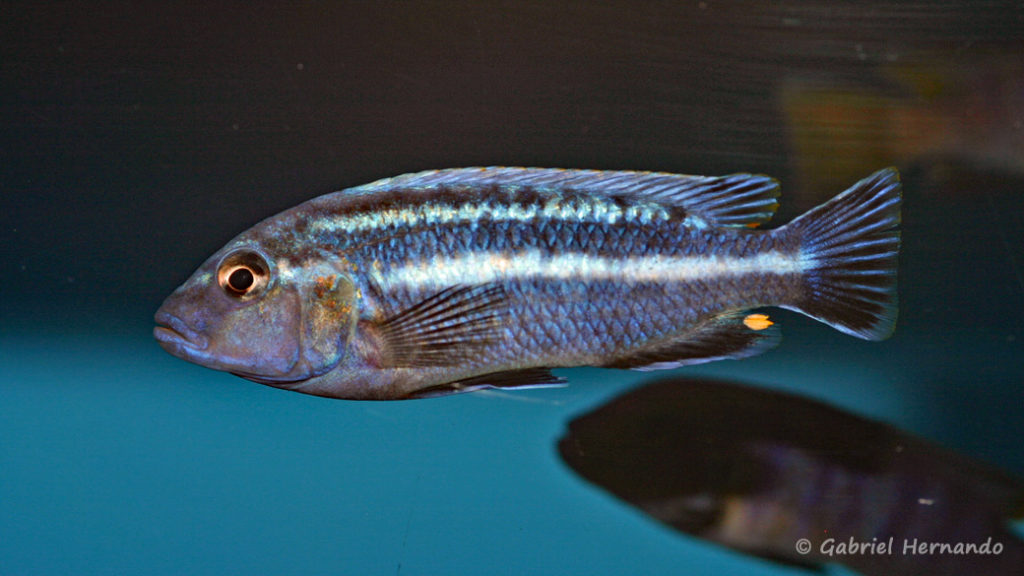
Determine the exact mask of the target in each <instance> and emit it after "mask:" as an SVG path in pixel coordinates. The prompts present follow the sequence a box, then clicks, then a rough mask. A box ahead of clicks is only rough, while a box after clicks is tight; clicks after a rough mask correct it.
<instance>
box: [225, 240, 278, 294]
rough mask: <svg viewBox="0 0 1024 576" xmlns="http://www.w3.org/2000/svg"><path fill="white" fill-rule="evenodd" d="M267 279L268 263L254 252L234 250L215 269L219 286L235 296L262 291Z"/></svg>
mask: <svg viewBox="0 0 1024 576" xmlns="http://www.w3.org/2000/svg"><path fill="white" fill-rule="evenodd" d="M269 281H270V265H269V264H267V261H266V259H264V258H263V256H261V255H259V254H257V253H256V252H250V251H242V252H235V253H234V254H231V255H229V256H228V257H227V258H225V259H224V261H223V262H221V264H220V268H219V269H218V270H217V282H218V283H219V284H220V287H221V288H222V289H223V290H224V292H226V293H227V294H228V295H229V296H233V297H235V298H251V297H253V296H255V295H257V294H259V293H260V292H262V291H263V289H264V288H266V286H267V283H268V282H269Z"/></svg>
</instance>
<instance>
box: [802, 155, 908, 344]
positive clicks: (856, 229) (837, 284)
mask: <svg viewBox="0 0 1024 576" xmlns="http://www.w3.org/2000/svg"><path fill="white" fill-rule="evenodd" d="M900 202H901V199H900V179H899V172H897V171H896V169H895V168H886V169H884V170H879V171H878V172H875V173H874V174H872V175H871V176H868V177H867V178H865V179H863V180H861V181H860V182H857V183H856V184H854V185H853V186H851V187H850V188H849V189H848V190H846V191H845V192H843V193H842V194H839V195H838V196H836V197H835V198H833V199H831V200H829V201H828V202H826V203H824V204H822V205H821V206H818V207H816V208H813V209H811V210H810V211H808V212H806V213H805V214H803V215H801V216H800V217H799V218H797V219H796V220H794V221H793V222H791V223H790V224H789V225H787V226H786V229H787V230H790V231H791V233H794V234H797V235H798V238H799V241H800V244H801V248H802V251H801V254H802V258H803V260H804V262H805V270H806V271H805V272H804V278H803V283H802V290H801V296H800V297H799V300H798V301H797V302H796V303H795V304H792V305H791V306H787V307H789V308H793V309H795V310H797V311H799V312H802V313H804V314H806V315H808V316H810V317H811V318H814V319H816V320H820V321H821V322H824V323H826V324H828V325H830V326H832V327H833V328H835V329H837V330H840V331H842V332H845V333H847V334H850V335H853V336H857V337H859V338H864V339H866V340H882V339H884V338H887V337H889V336H890V335H891V334H892V332H893V329H894V327H895V324H896V310H897V306H896V259H897V255H898V254H899V248H900V233H899V231H898V230H897V229H896V228H897V226H899V223H900Z"/></svg>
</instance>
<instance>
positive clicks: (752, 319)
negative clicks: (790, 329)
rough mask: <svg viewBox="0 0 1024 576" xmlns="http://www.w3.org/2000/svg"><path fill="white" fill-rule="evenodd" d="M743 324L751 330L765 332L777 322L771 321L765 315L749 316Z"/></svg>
mask: <svg viewBox="0 0 1024 576" xmlns="http://www.w3.org/2000/svg"><path fill="white" fill-rule="evenodd" d="M743 324H744V325H745V326H746V327H747V328H750V329H751V330H764V329H765V328H767V327H769V326H771V325H772V324H775V322H772V321H771V320H769V319H768V317H767V316H765V315H764V314H749V315H747V317H746V318H744V319H743Z"/></svg>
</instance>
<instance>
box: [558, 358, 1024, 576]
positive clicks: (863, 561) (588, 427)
mask: <svg viewBox="0 0 1024 576" xmlns="http://www.w3.org/2000/svg"><path fill="white" fill-rule="evenodd" d="M559 451H560V452H561V456H562V459H563V460H564V461H565V462H566V463H567V464H568V465H569V466H570V467H572V468H573V470H575V471H576V472H577V473H578V474H579V475H580V476H582V477H583V478H585V479H586V480H588V481H590V482H592V483H594V484H596V485H598V486H601V487H602V488H604V489H606V490H608V491H609V492H611V493H612V494H614V495H616V496H618V497H619V498H621V499H623V500H625V501H626V502H629V503H630V504H632V505H634V506H636V507H638V508H640V509H641V510H643V511H644V512H646V513H647V514H649V515H651V516H653V517H654V518H656V519H657V520H659V521H661V522H663V523H665V524H667V525H669V526H671V527H673V528H675V529H676V530H679V531H682V532H685V533H688V534H692V535H695V536H698V537H700V538H704V539H706V540H711V541H713V542H716V543H719V544H723V545H725V546H728V547H730V548H733V549H735V550H739V551H742V552H745V553H747V554H752V555H756V556H760V557H763V558H767V559H771V560H774V561H777V562H782V563H786V564H793V565H799V566H803V567H807V568H821V566H822V565H823V564H825V563H830V562H835V563H840V564H844V565H846V566H848V567H849V568H852V569H853V570H856V571H858V572H861V573H863V574H867V575H883V574H884V575H911V574H932V575H934V574H949V575H952V574H987V575H990V576H991V575H997V574H1024V542H1022V541H1021V540H1019V539H1018V538H1017V536H1015V535H1014V534H1013V532H1012V529H1011V527H1010V526H1009V519H1010V518H1011V517H1012V516H1014V515H1018V516H1019V515H1020V514H1021V512H1022V511H1024V508H1022V505H1024V483H1022V482H1021V481H1020V480H1018V479H1016V478H1013V477H1011V476H1009V475H1007V474H1005V473H1003V472H1001V471H999V470H996V469H994V468H992V467H990V466H987V465H985V464H983V463H980V462H977V461H974V460H972V459H969V458H967V457H964V456H962V455H959V454H956V453H954V452H951V451H948V450H946V449H944V448H942V447H940V446H938V445H935V444H932V443H929V442H927V441H925V440H922V439H920V438H916V437H914V436H911V435H910V434H907V433H904V432H902V431H900V430H898V429H896V428H894V427H892V426H889V425H886V424H883V423H880V422H875V421H872V420H868V419H865V418H862V417H859V416H855V415H853V414H850V413H847V412H843V411H841V410H839V409H836V408H833V407H831V406H829V405H826V404H823V403H820V402H816V401H813V400H808V399H804V398H800V397H797V396H793V395H789V394H785V393H781V392H778V391H771V390H762V389H757V388H752V387H747V386H741V385H736V384H731V383H726V382H717V381H709V380H696V379H685V378H676V379H669V380H663V381H660V382H657V383H654V384H651V385H649V386H646V387H643V388H640V389H638V390H635V391H632V392H629V393H627V394H625V395H623V396H621V397H619V398H617V399H615V400H614V401H612V402H610V403H608V404H606V405H604V406H602V407H600V408H599V409H597V410H595V411H593V412H591V413H589V414H585V415H583V416H581V417H579V418H576V419H575V420H573V421H572V422H571V423H570V424H569V431H568V433H567V434H566V435H565V436H564V437H563V438H562V439H561V441H560V443H559Z"/></svg>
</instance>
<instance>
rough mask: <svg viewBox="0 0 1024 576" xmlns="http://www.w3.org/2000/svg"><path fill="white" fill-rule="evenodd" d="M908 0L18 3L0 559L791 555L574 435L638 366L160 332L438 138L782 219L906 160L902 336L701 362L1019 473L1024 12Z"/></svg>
mask: <svg viewBox="0 0 1024 576" xmlns="http://www.w3.org/2000/svg"><path fill="white" fill-rule="evenodd" d="M904 6H905V5H904V4H903V3H895V2H894V3H871V4H870V5H868V4H860V3H855V2H847V3H832V2H809V1H804V2H790V3H786V4H784V5H774V6H772V7H769V6H768V5H767V4H766V3H761V2H735V3H722V2H714V1H708V2H659V3H648V4H644V5H638V4H636V3H631V2H610V3H587V4H581V5H577V6H571V7H570V6H562V5H561V4H558V5H556V4H552V3H547V2H532V1H531V2H479V3H465V4H462V3H457V2H420V3H415V4H413V3H365V4H363V3H359V4H352V5H349V4H341V3H317V2H308V3H302V4H300V5H294V6H284V5H281V6H275V7H270V6H266V5H259V6H253V5H250V4H249V3H237V4H228V3H217V4H216V5H215V6H214V7H205V8H197V7H195V6H192V5H190V4H181V5H174V4H171V5H164V4H152V5H148V4H145V3H143V4H120V3H96V4H89V3H86V4H74V5H70V4H53V5H51V4H44V3H4V4H2V5H0V13H2V16H0V154H2V157H0V271H2V272H3V275H2V281H0V574H4V575H6V574H65V573H67V574H72V573H73V574H90V573H105V574H113V573H120V574H124V573H140V574H141V573H145V574H176V573H190V574H231V573H237V574H255V573H339V574H341V573H348V574H363V575H369V574H399V573H402V574H442V573H443V574H455V573H464V574H479V573H487V574H523V573H530V574H542V573H544V574H565V573H587V574H647V573H651V574H654V573H682V572H686V573H692V574H704V573H706V574H718V573H723V571H733V572H740V571H746V572H749V573H751V574H772V573H789V569H783V568H778V567H775V566H772V565H769V564H767V563H764V562H761V561H757V560H749V559H745V558H742V557H740V556H737V555H735V554H733V553H731V552H728V551H725V550H722V549H718V548H715V547H711V546H708V545H706V544H703V543H701V542H699V541H696V540H692V539H686V538H682V537H678V536H677V535H676V534H674V533H671V532H669V531H668V530H667V529H664V528H662V527H660V526H658V525H655V524H654V523H652V522H649V521H648V520H646V519H644V518H642V517H641V516H640V515H639V514H638V513H636V512H634V511H632V510H629V509H627V508H626V507H625V506H623V505H621V504H618V503H616V502H614V501H612V500H611V499H610V498H608V497H607V496H606V495H604V494H603V493H601V492H599V491H598V490H596V489H595V488H593V487H591V486H589V485H586V484H584V483H583V482H582V481H581V480H579V479H578V478H576V477H575V476H574V475H573V474H572V473H571V472H570V471H568V470H567V469H566V468H564V467H563V466H562V464H561V463H560V462H559V460H558V458H557V455H556V453H555V450H554V443H555V441H556V440H557V438H558V437H559V436H560V435H561V433H562V430H563V427H564V425H565V422H566V421H567V420H568V419H570V418H571V417H572V416H573V415H575V414H578V413H580V412H582V411H585V410H587V409H589V408H590V407H593V406H595V405H597V404H599V403H600V402H602V401H603V400H606V399H608V398H610V397H612V396H614V395H615V393H616V392H618V391H621V390H623V389H625V388H627V387H629V386H632V385H635V384H637V383H639V382H641V381H642V379H643V378H642V375H640V374H638V373H634V372H612V371H598V370H583V369H581V370H573V371H566V372H565V375H567V376H569V377H570V378H571V380H572V382H573V384H572V386H571V387H569V388H567V389H562V390H547V391H544V390H539V391H527V392H517V393H514V394H512V393H509V394H473V395H467V396H464V397H451V398H444V399H437V400H429V401H427V400H425V401H416V402H404V403H353V402H341V401H331V400H325V399H320V398H313V397H307V396H302V395H299V394H293V393H287V392H282V391H279V390H274V389H271V388H267V387H263V386H259V385H256V384H253V383H249V382H245V381H242V380H239V379H236V378H233V377H231V376H229V375H226V374H221V373H216V372H212V371H209V370H205V369H202V368H199V367H196V366H193V365H190V364H187V363H185V362H182V361H180V360H177V359H175V358H172V357H171V356H169V355H167V354H165V353H164V352H163V351H161V350H160V349H159V347H158V346H156V344H155V343H154V342H153V341H152V338H151V335H150V330H151V325H152V319H151V318H152V313H153V311H155V309H156V307H157V306H158V305H159V303H160V301H161V300H162V298H163V297H164V296H165V295H166V294H168V293H169V292H170V291H171V290H173V288H174V287H175V286H176V285H177V284H179V283H180V282H181V281H183V280H184V279H185V278H186V277H187V275H188V274H190V273H191V271H192V270H193V269H194V268H195V267H196V266H197V265H198V264H199V263H200V262H201V261H203V260H204V259H205V258H206V257H207V256H208V255H209V254H210V253H211V252H213V251H214V250H216V249H217V248H219V247H220V245H222V244H223V243H224V242H225V241H226V240H228V239H229V238H230V237H232V236H234V235H235V234H236V233H238V232H239V231H241V230H243V229H245V228H246V227H248V226H250V225H252V224H253V223H255V222H256V221H258V220H259V219H261V218H263V217H266V216H268V215H271V214H273V213H275V212H277V211H279V210H281V209H284V208H287V207H290V206H292V205H294V204H297V203H299V202H301V201H303V200H305V199H308V198H310V197H312V196H315V195H318V194H321V193H326V192H330V191H333V190H336V189H340V188H343V187H347V186H351V185H356V184H360V183H364V182H367V181H369V180H372V179H376V178H379V177H385V176H391V175H395V174H398V173H402V172H408V171H414V170H420V169H427V168H441V167H450V166H463V165H493V164H505V165H539V166H561V167H579V168H607V169H614V168H631V169H649V170H664V171H676V172H684V173H699V174H723V173H728V172H732V171H753V172H764V173H768V174H772V175H774V176H776V177H779V178H780V179H781V180H782V183H783V198H782V202H783V205H782V208H781V209H780V213H779V215H778V217H777V219H778V221H779V222H786V221H788V220H790V219H791V218H792V217H793V216H794V215H796V214H798V213H800V212H802V211H803V210H806V209H807V208H810V207H811V206H813V205H815V204H816V203H818V202H820V201H822V200H824V199H825V198H827V197H829V196H831V195H833V194H835V193H837V192H839V191H840V190H842V189H843V188H845V187H846V186H848V185H849V184H851V183H852V182H853V181H855V180H856V179H858V178H860V177H862V176H866V175H867V174H869V173H870V172H872V171H874V170H875V169H877V168H880V167H882V166H885V165H890V164H895V165H897V166H899V167H900V168H901V169H902V170H903V173H904V181H905V187H906V190H905V208H904V227H903V229H904V236H903V237H904V252H903V255H902V258H901V270H900V283H901V319H900V323H899V325H898V327H897V331H896V335H895V336H894V337H893V338H892V339H891V340H888V341H885V342H883V343H867V342H862V341H859V340H855V339H853V338H850V337H847V336H844V335H842V334H839V333H837V332H835V331H832V330H830V329H829V328H827V327H825V326H823V325H819V324H816V323H814V322H813V321H810V320H806V319H804V318H801V317H797V316H796V315H794V314H790V313H786V312H781V311H780V312H778V313H777V315H776V319H777V320H779V321H780V322H781V323H782V325H783V330H784V334H785V341H784V343H783V345H782V347H780V348H779V349H778V350H775V351H773V352H771V353H769V354H767V355H765V356H762V357H758V358H755V359H750V360H746V361H743V362H723V363H718V364H713V365H708V366H704V367H696V368H692V369H688V370H687V371H686V372H687V374H690V375H693V374H713V375H716V376H720V377H728V378H731V379H733V380H736V381H741V382H747V383H751V384H759V385H764V386H772V387H779V388H784V389H788V390H794V391H798V392H801V393H804V394H806V395H809V396H813V397H816V398H821V399H825V400H827V401H830V402H832V403H835V404H838V405H840V406H842V407H845V408H847V409H849V410H852V411H855V412H858V413H861V414H865V415H868V416H871V417H875V418H879V419H883V420H886V421H889V422H891V423H894V424H896V425H898V426H900V427H902V428H905V429H907V430H910V431H913V432H915V433H917V434H920V435H923V436H925V437H928V438H931V439H934V440H937V441H939V442H941V443H943V444H945V445H947V446H950V447H952V448H954V449H957V450H959V451H962V452H964V453H967V454H970V455H972V456H975V457H977V458H980V459H983V460H986V461H989V462H991V463H993V464H996V465H999V466H1001V467H1003V468H1005V469H1007V470H1009V471H1011V472H1015V473H1016V474H1018V475H1024V454H1022V452H1021V450H1020V440H1019V439H1020V438H1021V437H1024V418H1022V416H1021V413H1020V412H1021V409H1020V407H1021V406H1022V404H1024V387H1022V370H1021V367H1020V360H1021V359H1022V358H1024V329H1022V326H1024V256H1022V254H1024V250H1022V247H1024V216H1022V214H1024V195H1022V191H1024V128H1022V122H1024V81H1022V80H1020V78H1021V75H1020V74H1018V72H1020V71H1021V70H1024V9H1022V8H1020V7H1019V5H1017V6H1015V3H1012V2H1003V3H1000V2H976V3H972V4H971V5H967V4H965V3H960V2H948V3H947V2H934V3H928V4H923V5H916V7H913V8H906V7H904ZM794 94H796V95H797V96H800V97H794V96H793V95H794ZM683 465H684V464H683Z"/></svg>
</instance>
